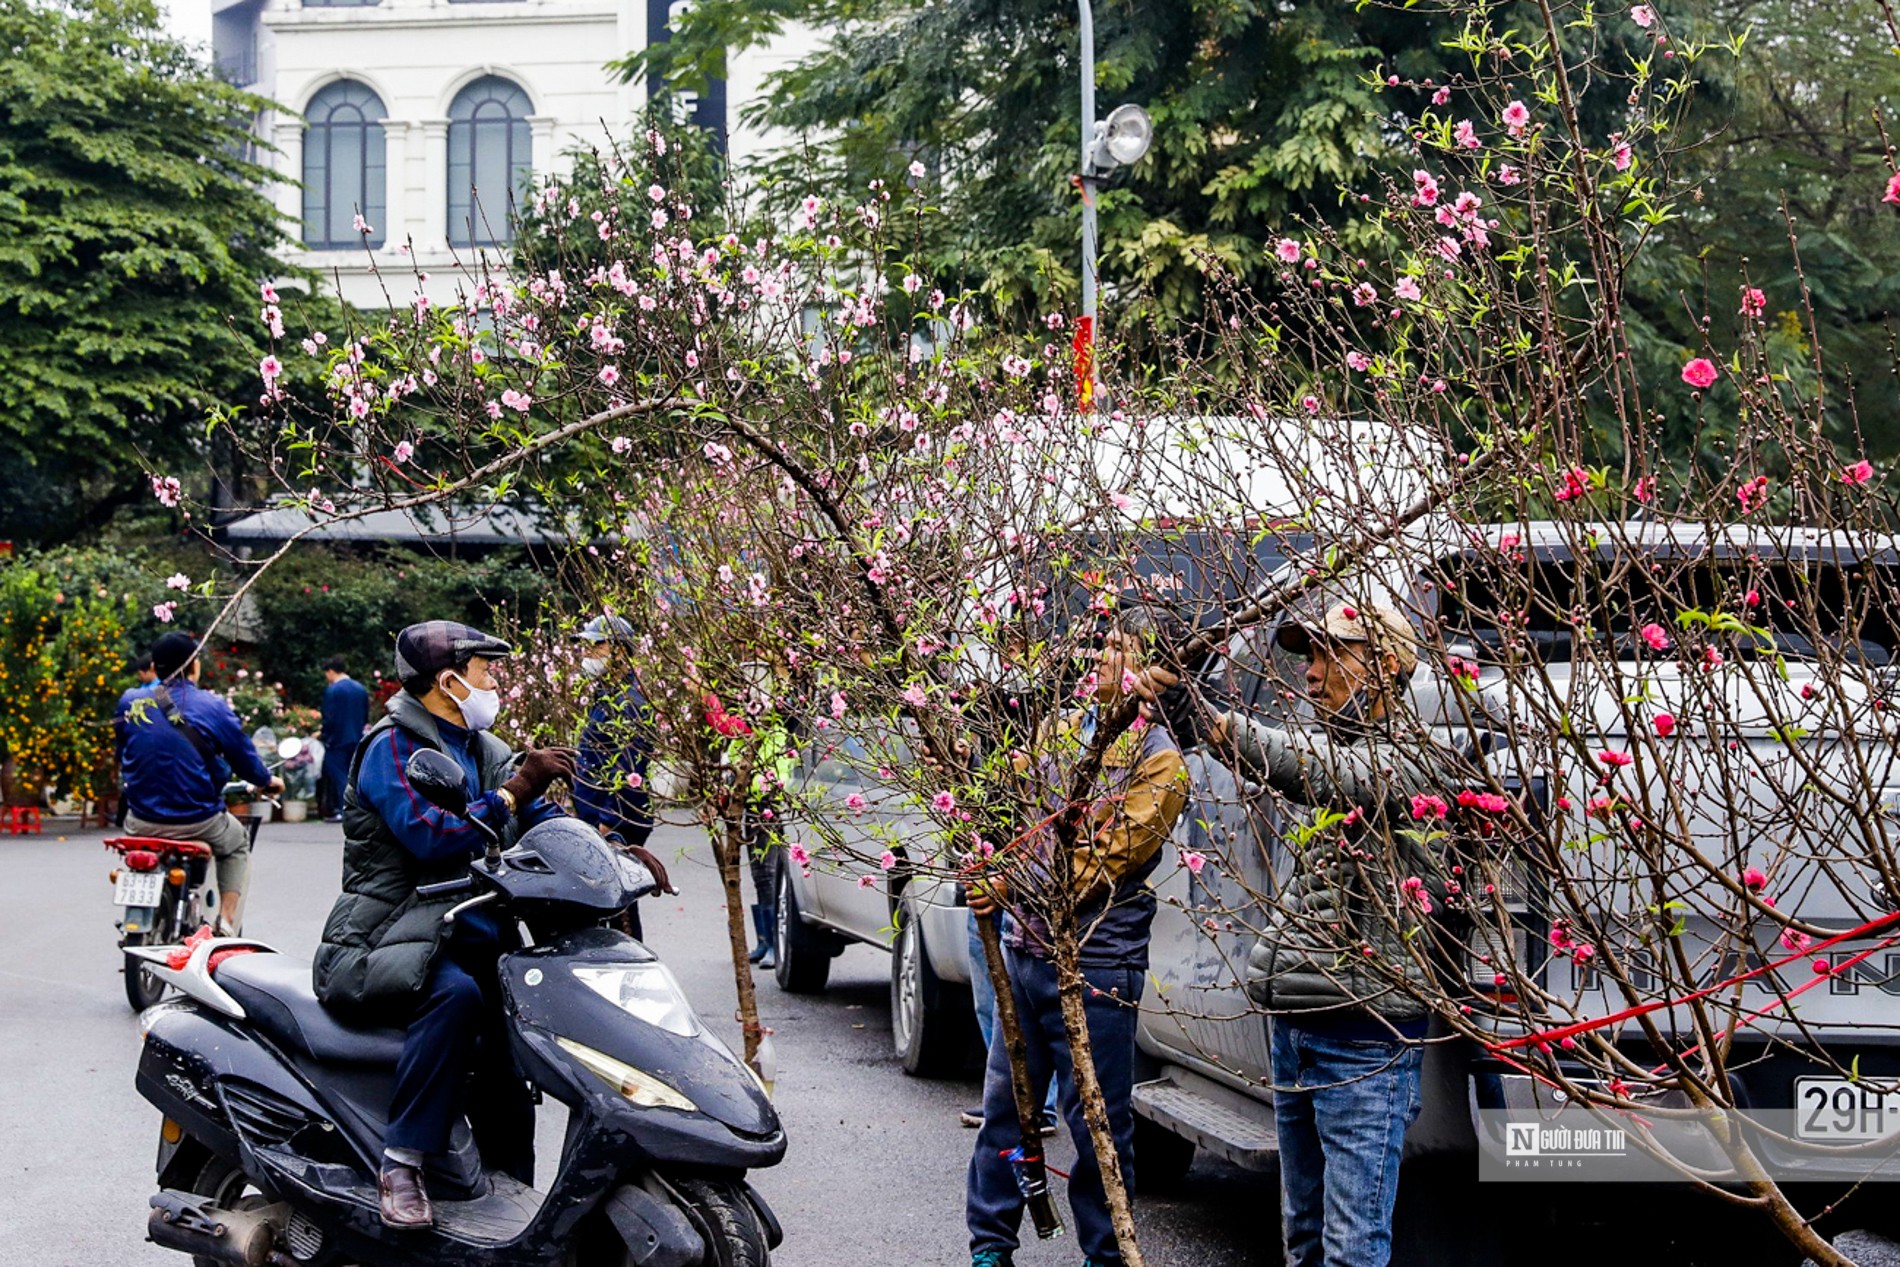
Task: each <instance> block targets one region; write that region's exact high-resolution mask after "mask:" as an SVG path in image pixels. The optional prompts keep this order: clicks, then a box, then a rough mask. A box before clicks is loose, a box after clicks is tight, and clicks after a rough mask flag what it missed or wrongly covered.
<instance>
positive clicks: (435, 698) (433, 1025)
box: [315, 620, 574, 1228]
mask: <svg viewBox="0 0 1900 1267" xmlns="http://www.w3.org/2000/svg"><path fill="white" fill-rule="evenodd" d="M511 654H513V649H512V648H511V647H509V646H508V644H507V643H505V642H503V641H501V640H500V639H499V638H495V637H493V636H491V635H489V634H485V633H482V632H481V631H480V630H477V629H471V628H470V627H468V626H467V625H462V624H457V623H455V622H453V621H446V620H432V621H427V622H424V623H423V624H420V625H411V626H410V627H409V628H407V629H405V630H403V631H402V632H401V633H400V634H398V635H397V637H396V677H397V679H398V680H399V681H401V682H402V684H403V689H402V690H401V691H399V692H397V693H396V694H395V695H393V696H391V697H390V700H389V705H388V714H387V716H385V717H384V718H383V719H382V720H381V721H379V722H378V723H377V724H376V725H375V726H374V727H373V728H372V729H371V730H370V732H369V734H368V735H367V736H366V737H365V739H364V741H363V743H362V744H361V745H360V746H359V747H358V749H357V755H356V768H355V770H354V771H353V772H352V775H351V778H350V783H349V787H348V789H347V790H346V791H345V793H344V810H343V834H344V840H345V846H344V856H343V894H342V896H340V897H339V898H338V899H337V903H336V906H335V907H334V908H333V909H332V910H331V912H330V918H329V920H328V921H327V922H326V923H325V925H324V929H323V945H322V946H321V947H320V948H319V950H318V952H317V960H316V964H315V979H316V990H317V996H318V997H319V998H320V999H322V1000H323V1002H324V1004H325V1005H326V1006H329V1007H333V1008H337V1009H339V1010H342V1011H345V1012H346V1013H349V1014H351V1015H353V1016H356V1015H370V1016H375V1017H377V1018H379V1019H387V1020H396V1021H400V1022H402V1023H405V1024H406V1025H407V1027H408V1032H407V1034H406V1035H405V1037H404V1039H403V1049H402V1056H401V1058H400V1059H399V1060H398V1061H397V1064H396V1081H395V1086H394V1088H393V1089H392V1091H391V1094H390V1106H389V1125H388V1127H387V1129H386V1130H385V1131H384V1132H383V1146H384V1159H383V1167H382V1175H381V1182H380V1185H379V1187H380V1190H381V1193H380V1195H381V1205H382V1217H383V1222H384V1223H385V1224H387V1225H388V1226H390V1227H395V1228H409V1227H427V1226H429V1225H430V1224H432V1223H433V1222H434V1219H435V1213H434V1208H433V1207H432V1206H431V1204H430V1202H429V1195H428V1191H427V1189H426V1188H425V1187H424V1185H423V1177H422V1176H423V1164H424V1160H425V1158H426V1157H427V1155H428V1154H430V1153H440V1152H444V1151H446V1150H447V1149H448V1147H449V1140H450V1133H451V1131H452V1130H453V1128H454V1125H455V1122H456V1120H457V1119H458V1118H460V1117H461V1116H462V1115H463V1113H464V1111H466V1113H467V1115H468V1119H469V1125H470V1126H471V1127H472V1128H473V1130H474V1134H475V1142H476V1145H477V1147H478V1148H479V1149H480V1151H481V1157H482V1163H483V1165H484V1167H485V1168H487V1169H489V1170H492V1171H501V1172H504V1173H506V1174H509V1175H511V1176H513V1177H514V1178H515V1179H516V1180H518V1181H520V1182H521V1183H523V1184H530V1185H531V1184H532V1183H533V1181H534V1104H533V1101H532V1099H531V1098H530V1093H529V1091H528V1089H527V1085H526V1083H525V1082H524V1081H523V1079H522V1077H521V1074H520V1073H519V1071H517V1070H516V1069H515V1067H514V1061H513V1058H512V1056H511V1055H510V1054H509V1049H508V1036H507V1032H506V1028H505V1026H504V1024H503V1012H502V1005H501V999H500V987H499V984H498V982H497V979H496V965H497V961H498V959H499V957H500V955H501V954H502V953H503V952H504V951H506V950H509V949H512V948H513V947H514V945H515V936H514V931H513V929H512V928H506V927H502V926H500V925H498V924H497V922H496V921H495V920H494V919H492V918H490V917H489V916H488V915H487V914H486V913H485V912H483V911H481V910H480V909H475V910H470V911H467V912H464V913H463V914H461V915H459V916H458V917H457V918H456V920H455V922H454V923H453V924H448V925H445V924H444V923H443V919H442V917H443V915H444V914H445V913H446V911H447V909H448V908H449V907H451V906H453V905H454V904H455V902H457V901H458V900H460V898H459V897H449V898H444V899H439V900H438V899H424V898H421V897H420V896H419V895H418V893H417V890H418V889H419V888H420V887H421V886H423V885H426V884H432V883H436V882H438V881H441V880H447V879H455V878H458V877H460V876H461V875H464V874H466V872H467V869H468V865H469V863H470V862H471V861H472V860H473V859H475V858H478V857H480V856H481V854H482V852H483V850H484V849H485V848H486V847H487V843H488V837H487V836H486V835H485V834H484V833H483V832H482V831H481V830H480V829H479V828H477V827H476V826H475V824H474V822H472V821H471V820H478V821H479V822H481V823H482V824H484V825H486V826H487V827H489V828H490V829H491V830H493V831H495V832H496V833H497V834H499V835H500V836H501V837H502V839H503V841H504V842H512V840H513V839H514V838H515V837H516V835H517V834H519V833H520V832H523V831H525V830H527V829H528V828H529V827H532V826H534V825H536V824H538V823H542V822H545V821H547V820H548V819H550V818H554V817H557V816H559V815H560V814H561V810H560V809H559V808H558V807H556V806H555V805H553V804H551V803H549V802H548V801H546V800H543V799H541V798H542V794H543V793H544V792H546V791H547V788H548V785H549V784H550V783H552V782H553V781H554V780H555V779H557V778H565V779H572V778H573V777H574V754H573V753H572V752H571V751H570V750H568V749H564V748H541V749H535V750H533V751H530V752H529V753H527V754H526V756H524V757H523V758H522V759H521V762H520V766H519V768H518V769H517V768H514V765H513V761H514V757H513V754H512V753H510V752H509V750H508V747H507V745H506V744H504V743H502V742H501V741H500V740H498V739H496V738H495V737H494V736H493V735H490V734H488V733H487V731H488V728H489V727H490V726H492V725H494V723H495V719H496V716H497V715H498V714H499V713H500V711H501V696H500V693H499V692H498V691H497V690H496V689H495V681H494V678H493V676H492V675H491V674H490V672H489V665H490V663H491V662H493V661H494V660H497V659H499V658H501V657H503V656H507V655H511ZM418 747H430V748H436V749H439V750H441V751H442V752H444V753H446V754H447V755H449V756H451V757H453V758H454V759H455V760H456V761H457V762H459V763H460V764H461V766H462V768H463V770H464V771H465V772H466V773H467V776H468V794H469V800H468V806H467V809H466V811H465V812H464V813H462V814H459V815H458V814H453V813H450V812H449V811H447V810H445V809H442V808H440V807H438V806H436V805H433V804H431V803H430V802H429V801H427V800H425V799H424V798H423V797H422V796H421V795H419V794H418V793H417V792H416V791H415V789H414V788H412V787H411V786H410V785H409V779H408V774H407V770H406V766H407V763H408V760H409V758H410V757H411V756H412V755H413V754H414V753H415V751H416V749H417V748H418Z"/></svg>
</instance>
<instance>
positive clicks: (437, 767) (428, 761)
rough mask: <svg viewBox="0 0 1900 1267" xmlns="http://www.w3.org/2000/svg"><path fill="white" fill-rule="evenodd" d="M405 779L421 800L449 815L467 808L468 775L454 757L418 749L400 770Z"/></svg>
mask: <svg viewBox="0 0 1900 1267" xmlns="http://www.w3.org/2000/svg"><path fill="white" fill-rule="evenodd" d="M403 772H404V773H405V774H406V775H407V776H408V779H409V786H410V787H412V788H414V789H415V790H416V791H417V792H420V793H421V794H422V797H423V799H424V800H426V801H428V802H429V803H430V804H431V805H437V806H440V807H441V808H443V809H445V810H448V811H449V812H450V813H452V814H460V813H461V812H462V811H464V810H466V809H467V808H468V782H467V778H468V776H467V775H465V774H463V772H462V767H461V765H459V764H458V763H457V762H456V760H455V758H454V757H451V756H449V755H448V754H447V753H445V752H437V751H436V750H435V749H433V748H418V749H417V750H416V755H415V756H413V757H411V758H409V764H408V765H407V766H405V767H404V768H403Z"/></svg>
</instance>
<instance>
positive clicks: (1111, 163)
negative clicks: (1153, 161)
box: [1089, 104, 1155, 175]
mask: <svg viewBox="0 0 1900 1267" xmlns="http://www.w3.org/2000/svg"><path fill="white" fill-rule="evenodd" d="M1154 139H1155V123H1154V120H1153V119H1151V118H1149V117H1148V112H1147V111H1146V110H1143V109H1142V108H1141V107H1140V106H1137V105H1133V104H1130V105H1123V106H1116V107H1115V108H1114V109H1113V110H1110V111H1109V112H1108V118H1106V119H1104V120H1102V121H1101V122H1100V123H1098V124H1096V125H1095V147H1094V149H1093V151H1092V152H1091V153H1090V155H1089V159H1090V165H1091V166H1092V167H1093V168H1094V169H1095V174H1098V175H1106V174H1107V173H1108V172H1109V171H1111V170H1113V169H1114V168H1117V167H1127V166H1130V165H1131V164H1134V163H1139V162H1140V161H1141V156H1142V155H1143V154H1146V153H1147V152H1148V146H1149V145H1151V144H1152V143H1153V142H1154Z"/></svg>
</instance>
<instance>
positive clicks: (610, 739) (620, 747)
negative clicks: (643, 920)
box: [574, 616, 678, 939]
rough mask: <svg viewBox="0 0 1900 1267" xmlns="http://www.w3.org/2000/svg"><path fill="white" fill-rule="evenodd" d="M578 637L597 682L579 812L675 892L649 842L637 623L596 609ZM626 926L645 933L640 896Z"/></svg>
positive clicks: (649, 749) (580, 769)
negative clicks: (636, 653)
mask: <svg viewBox="0 0 1900 1267" xmlns="http://www.w3.org/2000/svg"><path fill="white" fill-rule="evenodd" d="M574 637H575V639H576V640H577V641H579V642H581V643H582V644H584V646H585V647H586V652H585V654H584V655H583V656H582V657H581V672H582V673H584V674H586V675H587V677H588V678H590V679H591V680H592V681H593V683H594V689H595V694H594V698H593V702H592V704H591V705H590V706H589V708H588V711H587V722H586V724H585V725H583V726H582V727H581V736H580V741H579V745H578V746H579V748H580V758H579V760H578V761H577V762H576V763H575V772H576V778H575V780H574V816H575V817H576V818H578V819H580V820H581V821H582V822H583V823H586V824H587V825H588V826H590V827H592V828H593V829H594V830H595V831H598V832H599V833H600V834H601V835H602V836H604V837H605V838H606V839H607V840H608V841H609V842H610V843H612V844H615V845H618V846H619V847H620V848H622V849H625V850H626V851H627V852H628V853H630V854H632V855H633V856H634V857H635V858H636V859H638V860H639V861H640V862H641V863H643V864H644V865H645V866H646V868H647V870H649V871H651V872H652V873H653V878H654V879H655V880H657V881H658V882H659V885H660V891H661V892H662V893H674V892H677V891H678V890H676V889H674V888H673V882H672V880H671V878H669V877H668V875H667V874H666V864H665V863H663V862H661V861H660V860H659V858H657V857H655V856H654V854H653V851H652V850H650V849H648V848H647V838H648V837H649V836H651V835H652V834H653V813H652V809H651V807H650V805H649V804H648V794H647V782H646V781H647V761H648V759H649V758H650V757H651V756H652V753H653V736H652V723H651V721H650V719H649V718H648V715H647V701H646V696H645V695H644V694H643V693H642V692H641V690H640V680H639V677H638V676H637V675H636V674H635V673H634V671H633V665H632V663H631V662H630V658H629V657H630V656H631V654H632V650H633V647H634V645H635V639H634V633H633V626H632V625H630V624H628V623H627V621H626V620H625V619H623V618H622V617H619V616H596V617H594V618H593V619H592V620H590V621H588V622H587V623H586V624H585V625H583V626H581V628H580V630H579V632H577V633H576V634H575V635H574ZM621 928H622V930H623V931H624V932H626V933H627V934H628V935H630V936H633V937H637V938H641V939H644V938H645V936H646V934H645V931H644V930H643V929H642V928H641V925H640V904H639V903H637V902H636V903H634V904H633V905H632V906H629V907H628V908H627V910H626V913H625V914H624V915H623V916H622V917H621Z"/></svg>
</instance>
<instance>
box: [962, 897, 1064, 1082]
mask: <svg viewBox="0 0 1900 1267" xmlns="http://www.w3.org/2000/svg"><path fill="white" fill-rule="evenodd" d="M970 1001H971V1002H972V1003H974V1004H975V1005H976V1028H977V1032H978V1033H979V1034H981V1035H982V1036H983V1050H984V1051H988V1050H989V1049H990V1038H991V1036H992V1035H994V1034H995V1033H996V987H995V985H993V984H991V982H990V961H989V960H988V959H987V958H985V957H984V954H983V938H982V937H981V936H980V935H978V933H977V931H976V916H974V915H972V916H970ZM1068 1076H1069V1071H1068V1070H1067V1069H1058V1070H1056V1076H1055V1078H1054V1079H1053V1080H1051V1081H1050V1083H1049V1094H1048V1096H1047V1097H1046V1098H1045V1099H1044V1100H1043V1102H1042V1111H1043V1112H1044V1113H1047V1114H1048V1115H1049V1116H1050V1117H1054V1116H1055V1115H1056V1113H1057V1111H1058V1109H1059V1108H1060V1101H1059V1100H1058V1098H1057V1093H1058V1092H1059V1091H1060V1090H1061V1088H1062V1084H1063V1082H1064V1080H1065V1079H1067V1078H1068Z"/></svg>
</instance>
